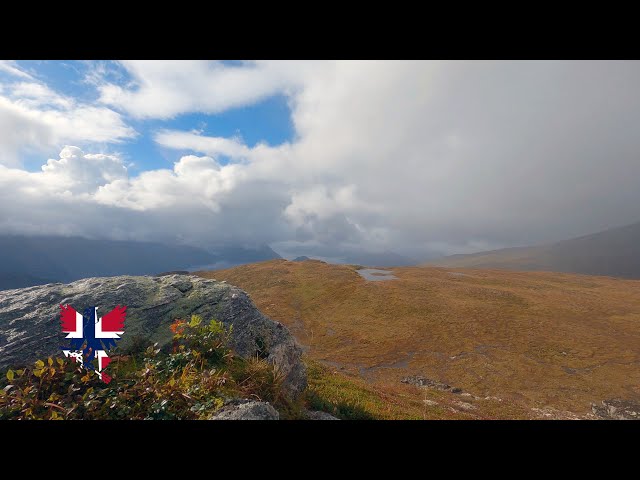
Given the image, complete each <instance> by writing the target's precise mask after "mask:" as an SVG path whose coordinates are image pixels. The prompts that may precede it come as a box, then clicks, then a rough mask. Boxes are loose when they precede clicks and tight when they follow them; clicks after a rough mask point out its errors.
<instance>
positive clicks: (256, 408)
mask: <svg viewBox="0 0 640 480" xmlns="http://www.w3.org/2000/svg"><path fill="white" fill-rule="evenodd" d="M209 420H280V414H279V413H278V412H277V410H276V409H275V408H273V407H272V406H271V405H270V404H269V403H267V402H256V401H253V400H236V401H234V402H230V403H229V404H227V405H225V406H224V407H222V408H221V409H220V410H219V411H217V412H216V413H215V414H213V415H212V416H211V417H210V418H209Z"/></svg>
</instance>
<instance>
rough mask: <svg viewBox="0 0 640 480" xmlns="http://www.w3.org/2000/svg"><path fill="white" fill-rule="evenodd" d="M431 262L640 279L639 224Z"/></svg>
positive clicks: (447, 264) (470, 266)
mask: <svg viewBox="0 0 640 480" xmlns="http://www.w3.org/2000/svg"><path fill="white" fill-rule="evenodd" d="M428 265H434V266H441V267H466V268H503V269H508V270H548V271H556V272H568V273H583V274H587V275H606V276H611V277H623V278H640V223H635V224H633V225H627V226H625V227H619V228H613V229H610V230H605V231H604V232H599V233H594V234H592V235H586V236H584V237H579V238H572V239H570V240H564V241H561V242H558V243H554V244H550V245H541V246H535V247H518V248H505V249H501V250H493V251H489V252H479V253H472V254H469V255H451V256H449V257H444V258H441V259H437V260H432V261H430V262H428Z"/></svg>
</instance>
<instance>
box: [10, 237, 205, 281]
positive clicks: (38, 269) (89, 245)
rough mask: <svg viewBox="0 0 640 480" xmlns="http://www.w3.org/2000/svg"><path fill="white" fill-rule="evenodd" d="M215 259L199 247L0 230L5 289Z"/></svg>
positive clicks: (166, 268)
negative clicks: (22, 234) (14, 232)
mask: <svg viewBox="0 0 640 480" xmlns="http://www.w3.org/2000/svg"><path fill="white" fill-rule="evenodd" d="M215 259H216V257H215V256H214V255H212V254H210V253H208V252H205V251H204V250H200V249H198V248H193V247H186V246H168V245H162V244H158V243H148V242H128V241H114V240H89V239H86V238H80V237H49V236H47V237H25V236H13V235H5V236H0V277H1V278H2V279H3V282H2V285H1V286H2V287H3V288H4V289H6V288H20V287H24V286H30V285H36V284H41V283H48V282H68V281H72V280H77V279H80V278H85V277H94V276H110V275H144V274H153V273H159V272H162V271H170V270H180V269H184V268H185V267H188V266H191V265H197V264H203V263H210V262H212V261H215Z"/></svg>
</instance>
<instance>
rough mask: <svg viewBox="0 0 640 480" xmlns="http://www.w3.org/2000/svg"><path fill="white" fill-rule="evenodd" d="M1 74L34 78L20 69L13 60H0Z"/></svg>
mask: <svg viewBox="0 0 640 480" xmlns="http://www.w3.org/2000/svg"><path fill="white" fill-rule="evenodd" d="M0 72H4V73H8V74H9V75H13V76H14V77H22V78H32V77H31V75H29V74H28V73H27V72H25V71H24V70H22V69H21V68H20V67H18V65H17V64H16V62H14V61H13V60H0Z"/></svg>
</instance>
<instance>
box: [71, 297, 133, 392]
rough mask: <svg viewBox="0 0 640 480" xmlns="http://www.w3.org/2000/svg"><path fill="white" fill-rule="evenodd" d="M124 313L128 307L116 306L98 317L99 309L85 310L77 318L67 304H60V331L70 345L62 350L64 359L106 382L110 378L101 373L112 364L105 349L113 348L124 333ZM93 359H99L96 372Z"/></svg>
mask: <svg viewBox="0 0 640 480" xmlns="http://www.w3.org/2000/svg"><path fill="white" fill-rule="evenodd" d="M126 311H127V307H125V306H120V305H118V306H117V307H116V308H114V309H113V310H111V311H110V312H109V313H107V314H105V315H103V316H102V317H100V316H98V307H90V308H87V309H85V310H84V313H83V314H82V315H80V313H78V312H76V311H75V310H74V309H73V307H71V306H70V305H60V323H61V324H62V332H63V333H66V334H67V336H66V337H65V338H67V339H69V346H68V347H62V352H63V353H64V355H65V357H71V358H75V359H76V361H77V362H78V363H80V364H82V365H83V366H84V367H85V368H86V369H87V370H89V371H93V372H95V373H96V375H98V377H100V379H101V380H102V381H103V382H105V383H109V382H110V381H111V377H110V376H109V375H107V373H105V371H104V370H105V369H106V368H107V366H108V365H109V362H110V361H111V359H110V358H109V356H108V355H107V350H109V349H111V348H113V347H115V346H116V342H117V341H118V340H120V335H122V334H123V333H124V320H125V317H126V314H127V312H126ZM85 359H87V361H86V362H85V361H84V360H85ZM94 359H98V369H97V370H96V368H95V367H94V365H93V360H94Z"/></svg>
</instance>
